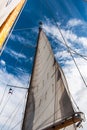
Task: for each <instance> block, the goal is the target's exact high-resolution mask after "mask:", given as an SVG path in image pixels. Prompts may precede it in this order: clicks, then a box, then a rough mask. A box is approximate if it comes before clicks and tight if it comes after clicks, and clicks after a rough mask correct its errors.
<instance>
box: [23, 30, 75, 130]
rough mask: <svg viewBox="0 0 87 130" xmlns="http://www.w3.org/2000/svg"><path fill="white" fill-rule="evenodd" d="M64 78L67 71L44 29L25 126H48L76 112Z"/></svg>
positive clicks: (26, 129)
mask: <svg viewBox="0 0 87 130" xmlns="http://www.w3.org/2000/svg"><path fill="white" fill-rule="evenodd" d="M62 78H64V77H63V73H62V71H61V68H60V66H59V65H58V63H57V62H56V60H55V58H54V55H53V52H52V49H51V46H50V43H49V41H48V39H47V37H46V35H45V33H44V32H43V31H41V32H40V34H39V40H38V46H37V50H36V57H35V62H34V68H33V74H32V79H31V83H30V88H29V94H28V99H27V105H26V109H25V116H24V120H23V126H22V130H29V129H30V130H41V129H44V130H46V128H47V127H49V126H54V125H55V124H56V123H58V122H60V121H62V120H63V119H66V118H68V117H70V116H71V115H73V114H74V110H73V107H72V104H71V101H70V98H69V95H68V92H67V90H66V86H67V83H66V82H63V80H64V79H62ZM65 83H66V85H65ZM31 97H32V98H31Z"/></svg>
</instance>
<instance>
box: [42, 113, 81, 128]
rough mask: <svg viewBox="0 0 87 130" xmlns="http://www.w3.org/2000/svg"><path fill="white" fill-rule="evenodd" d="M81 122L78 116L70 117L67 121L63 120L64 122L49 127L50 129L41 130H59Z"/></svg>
mask: <svg viewBox="0 0 87 130" xmlns="http://www.w3.org/2000/svg"><path fill="white" fill-rule="evenodd" d="M79 113H80V112H79ZM77 114H78V113H77ZM81 121H82V118H81V116H80V114H78V115H77V116H72V117H70V118H68V119H65V120H63V121H61V122H59V123H56V124H55V125H54V126H50V127H48V128H45V129H43V130H59V129H62V128H65V127H68V126H70V125H72V124H74V123H77V122H81Z"/></svg>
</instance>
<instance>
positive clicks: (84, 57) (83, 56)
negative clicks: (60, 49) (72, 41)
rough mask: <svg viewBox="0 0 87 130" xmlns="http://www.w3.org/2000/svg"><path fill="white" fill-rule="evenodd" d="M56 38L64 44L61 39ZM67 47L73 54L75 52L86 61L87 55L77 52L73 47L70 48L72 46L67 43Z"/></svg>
mask: <svg viewBox="0 0 87 130" xmlns="http://www.w3.org/2000/svg"><path fill="white" fill-rule="evenodd" d="M57 40H58V41H60V42H61V43H63V44H64V42H63V41H61V40H59V39H57ZM64 45H65V44H64ZM67 47H68V48H69V49H70V50H71V51H72V52H73V53H74V54H77V55H78V56H80V57H82V58H83V59H84V60H86V61H87V56H85V55H82V54H80V53H78V52H77V51H75V50H74V49H72V48H71V47H70V46H68V45H67Z"/></svg>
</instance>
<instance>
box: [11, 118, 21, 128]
mask: <svg viewBox="0 0 87 130" xmlns="http://www.w3.org/2000/svg"><path fill="white" fill-rule="evenodd" d="M21 122H22V120H21V121H19V122H18V123H17V124H16V125H15V126H14V127H13V128H12V129H11V130H14V129H15V128H16V127H17V126H18V125H19V124H20V123H21Z"/></svg>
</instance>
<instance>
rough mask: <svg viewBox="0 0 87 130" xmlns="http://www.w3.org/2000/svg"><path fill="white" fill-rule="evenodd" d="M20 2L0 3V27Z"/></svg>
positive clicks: (18, 0)
mask: <svg viewBox="0 0 87 130" xmlns="http://www.w3.org/2000/svg"><path fill="white" fill-rule="evenodd" d="M20 1H21V0H2V1H1V2H0V26H2V24H3V23H4V22H5V20H6V19H7V17H8V16H9V14H10V13H11V12H12V11H13V10H14V9H15V7H16V6H17V5H18V3H19V2H20Z"/></svg>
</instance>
